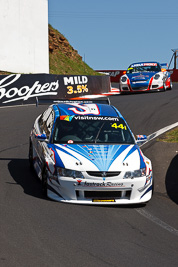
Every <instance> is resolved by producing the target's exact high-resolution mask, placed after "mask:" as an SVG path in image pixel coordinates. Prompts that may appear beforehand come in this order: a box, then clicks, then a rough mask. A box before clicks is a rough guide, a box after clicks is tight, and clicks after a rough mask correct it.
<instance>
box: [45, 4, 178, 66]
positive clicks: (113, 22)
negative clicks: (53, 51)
mask: <svg viewBox="0 0 178 267" xmlns="http://www.w3.org/2000/svg"><path fill="white" fill-rule="evenodd" d="M48 20H49V23H50V24H51V25H52V26H53V28H55V29H57V30H58V31H59V32H60V33H62V34H63V35H64V36H65V38H67V40H68V41H69V43H70V44H71V45H72V46H73V48H74V49H75V50H77V51H78V53H79V54H80V56H82V58H83V61H85V62H86V63H87V64H88V65H89V66H90V67H91V68H92V69H94V70H125V69H127V67H128V66H129V65H130V64H131V63H134V62H139V61H158V62H160V63H168V64H169V63H170V60H171V58H172V55H173V52H172V50H171V49H177V48H178V0H167V1H166V0H162V1H161V0H146V1H145V0H48ZM171 66H172V67H173V64H171Z"/></svg>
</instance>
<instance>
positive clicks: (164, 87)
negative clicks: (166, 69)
mask: <svg viewBox="0 0 178 267" xmlns="http://www.w3.org/2000/svg"><path fill="white" fill-rule="evenodd" d="M165 91H166V86H165V84H164V83H163V92H165Z"/></svg>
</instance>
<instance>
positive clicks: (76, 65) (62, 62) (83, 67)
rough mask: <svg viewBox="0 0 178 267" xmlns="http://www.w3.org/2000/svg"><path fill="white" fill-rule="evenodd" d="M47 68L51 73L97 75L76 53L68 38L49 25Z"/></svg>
mask: <svg viewBox="0 0 178 267" xmlns="http://www.w3.org/2000/svg"><path fill="white" fill-rule="evenodd" d="M49 68H50V73H51V74H81V75H82V74H85V75H98V73H97V72H95V71H94V70H93V69H92V68H90V67H89V66H88V65H87V64H86V63H85V62H84V61H83V60H82V57H81V56H80V55H79V54H78V52H77V50H75V49H74V48H73V47H72V46H71V45H70V43H69V42H68V40H67V39H66V38H65V37H64V36H63V35H62V34H61V33H60V32H59V31H57V30H55V29H54V28H53V27H52V26H51V25H49Z"/></svg>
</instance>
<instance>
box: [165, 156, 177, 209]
mask: <svg viewBox="0 0 178 267" xmlns="http://www.w3.org/2000/svg"><path fill="white" fill-rule="evenodd" d="M165 186H166V191H167V194H168V196H169V197H170V199H171V200H172V201H174V202H175V203H176V204H178V155H176V156H175V157H174V158H173V159H172V161H171V163H170V165H169V167H168V170H167V173H166V179H165Z"/></svg>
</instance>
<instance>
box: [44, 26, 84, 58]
mask: <svg viewBox="0 0 178 267" xmlns="http://www.w3.org/2000/svg"><path fill="white" fill-rule="evenodd" d="M58 52H61V53H62V54H64V55H66V56H67V57H68V58H70V59H72V60H77V61H82V57H81V56H80V55H79V54H78V51H77V50H75V49H74V48H73V47H72V46H71V45H70V44H69V42H68V41H67V39H66V38H65V37H64V36H63V35H62V34H61V33H60V32H58V31H57V30H55V29H53V28H52V27H51V26H50V25H49V53H52V54H57V53H58Z"/></svg>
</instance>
